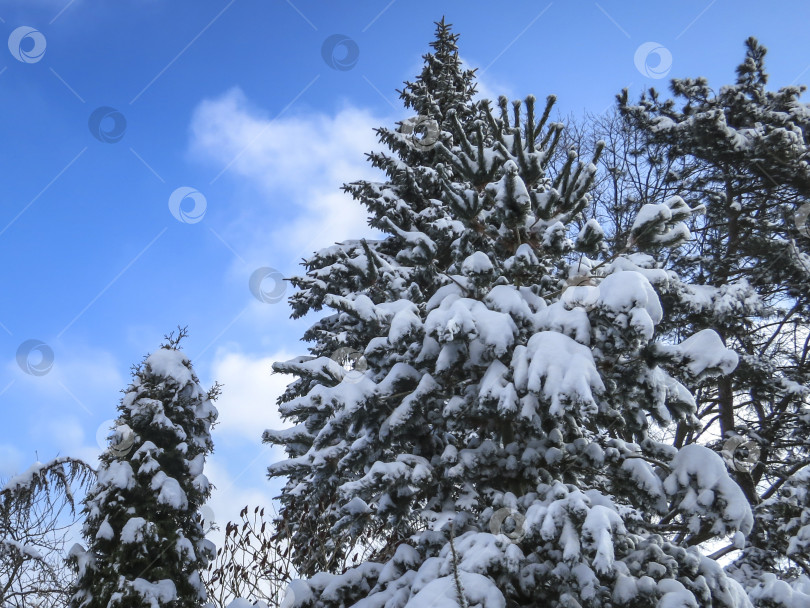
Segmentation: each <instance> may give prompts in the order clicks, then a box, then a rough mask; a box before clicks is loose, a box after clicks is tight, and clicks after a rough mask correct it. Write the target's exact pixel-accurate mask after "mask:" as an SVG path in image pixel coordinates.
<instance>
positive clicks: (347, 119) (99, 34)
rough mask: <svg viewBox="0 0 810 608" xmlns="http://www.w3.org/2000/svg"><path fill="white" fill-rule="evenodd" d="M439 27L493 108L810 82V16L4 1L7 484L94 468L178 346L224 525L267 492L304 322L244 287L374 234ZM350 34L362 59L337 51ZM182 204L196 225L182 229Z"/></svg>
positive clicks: (0, 204)
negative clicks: (120, 410) (358, 193)
mask: <svg viewBox="0 0 810 608" xmlns="http://www.w3.org/2000/svg"><path fill="white" fill-rule="evenodd" d="M442 15H445V16H446V17H447V20H448V21H449V22H451V23H453V24H454V26H455V30H456V31H457V32H459V33H461V36H462V37H461V40H460V48H461V55H462V58H463V59H464V61H465V62H467V63H468V64H469V65H470V66H472V67H478V68H479V77H480V90H481V93H482V94H483V95H486V96H490V95H495V96H497V95H499V94H507V95H509V96H510V97H524V96H525V95H527V94H530V93H532V94H535V95H537V96H538V97H545V96H546V95H548V94H550V93H554V94H556V95H557V96H558V99H559V103H558V109H559V111H560V112H562V113H566V114H567V113H574V114H580V113H582V112H583V111H585V110H589V111H592V112H601V111H603V110H605V109H606V108H608V107H609V106H610V104H611V103H612V102H613V99H614V96H615V95H616V93H618V92H619V91H620V90H621V89H622V88H623V87H629V88H630V89H631V92H632V94H633V96H634V97H635V96H638V94H639V93H640V92H641V91H642V89H643V88H645V87H648V86H651V85H654V86H656V87H658V88H666V83H667V79H668V78H669V77H684V76H699V75H702V76H706V77H708V78H709V81H710V83H711V84H713V85H714V86H720V85H722V84H725V83H727V82H730V81H731V80H732V79H733V77H734V73H733V69H734V67H735V66H736V65H737V63H738V62H739V61H740V59H741V58H742V56H743V41H744V40H745V38H746V37H748V36H750V35H754V36H757V37H758V38H759V39H760V41H761V42H763V43H764V44H765V45H766V46H767V47H768V48H769V50H770V53H769V56H768V66H769V70H770V73H771V81H770V84H771V86H773V87H778V86H784V85H787V84H792V83H793V84H800V83H802V82H808V81H810V69H809V68H810V38H809V37H808V36H807V35H806V27H807V23H808V22H809V21H810V5H808V4H807V3H805V2H776V3H771V4H769V5H767V8H765V5H763V4H762V3H759V2H757V3H755V2H732V1H731V0H714V1H712V0H700V1H696V2H679V3H669V4H663V3H635V2H634V3H630V2H619V1H617V0H601V1H600V2H599V3H594V2H584V1H583V2H580V1H574V2H561V1H557V2H553V3H549V2H546V1H545V0H542V1H541V2H537V3H535V2H525V1H516V2H511V3H509V5H508V7H503V6H495V5H494V3H484V2H475V1H469V2H461V1H457V2H443V3H441V2H423V1H416V2H406V1H405V0H394V1H391V0H382V1H379V2H377V1H374V2H363V3H352V2H343V1H338V2H320V3H319V2H315V1H310V0H291V1H284V0H272V1H266V2H258V1H255V0H254V1H252V2H251V1H249V0H231V1H225V0H193V1H192V0H176V1H174V2H168V1H166V0H121V1H119V2H101V1H100V0H96V1H93V0H71V1H67V0H5V1H4V2H2V3H0V32H2V37H4V38H5V39H9V44H8V45H0V117H2V118H1V119H0V138H1V140H2V142H3V145H0V259H2V260H3V263H2V264H0V285H2V290H3V295H2V297H0V324H1V325H0V357H2V365H0V413H2V424H0V476H8V475H12V474H14V473H15V472H18V471H20V470H22V469H24V468H26V467H27V466H28V465H29V464H30V463H32V462H33V461H34V460H36V459H37V458H39V459H40V460H45V459H49V458H51V457H54V456H56V455H57V454H61V455H65V454H70V455H76V456H80V457H84V458H87V459H90V460H93V459H95V458H96V457H97V455H98V453H99V451H100V449H101V445H103V443H104V442H103V438H104V436H105V435H106V425H107V424H108V421H109V420H110V419H111V418H113V417H114V416H115V408H116V404H117V402H118V399H119V397H120V394H119V391H120V390H121V389H123V388H125V387H126V385H127V383H128V379H129V368H130V365H131V364H133V363H136V362H138V361H139V360H140V359H141V358H142V357H143V355H145V354H146V353H148V352H149V351H151V350H153V349H154V348H156V347H157V346H158V344H159V343H160V342H161V339H162V336H163V335H164V334H165V333H167V332H169V331H171V330H172V329H173V328H174V327H175V326H177V325H178V324H180V325H188V327H189V330H190V337H189V339H188V340H187V342H186V344H185V349H186V351H187V352H188V353H189V355H190V356H191V357H192V360H193V362H194V364H195V366H196V369H197V372H198V375H199V376H200V378H201V379H202V381H203V383H204V384H205V385H206V386H209V385H210V384H211V383H212V382H213V381H214V380H219V381H220V382H222V383H224V385H225V386H224V389H223V395H222V398H221V400H220V401H219V402H218V404H217V405H218V407H219V410H220V420H221V424H220V425H219V427H218V428H217V429H216V431H215V442H216V445H217V451H216V454H215V455H214V457H213V458H212V459H211V462H210V466H209V468H208V473H209V476H210V477H211V478H212V480H213V482H214V483H215V484H216V485H217V486H218V490H217V492H216V494H215V496H214V499H213V501H212V507H213V509H214V512H215V514H216V518H217V520H218V521H222V522H223V523H224V521H226V520H227V518H228V517H232V516H234V515H235V514H236V513H237V512H238V510H239V508H241V506H243V505H244V504H246V503H248V502H250V503H251V504H258V503H259V502H266V501H268V500H269V498H270V497H271V496H273V495H274V494H276V493H277V486H272V485H271V484H269V483H268V482H267V481H266V480H265V478H264V475H265V467H266V466H267V464H269V462H271V461H272V460H274V459H276V458H279V457H280V456H281V455H280V454H278V453H275V452H273V451H272V450H270V449H269V448H267V447H264V446H262V445H261V442H260V436H261V432H262V430H263V429H264V428H267V427H276V426H278V425H280V424H281V423H280V422H279V419H278V416H277V414H276V411H275V397H276V396H277V395H278V393H279V392H280V391H281V389H282V387H283V385H284V382H285V379H284V378H283V377H278V376H271V375H270V364H271V362H272V361H273V360H277V359H280V358H285V357H287V356H292V355H295V354H302V353H303V352H304V351H303V346H302V345H301V344H300V343H299V342H298V337H299V336H300V335H301V334H302V333H303V331H304V329H305V328H306V326H307V324H308V323H309V322H310V321H311V320H302V321H295V322H293V321H291V320H290V319H289V310H288V308H287V306H286V303H285V301H284V300H283V299H282V300H281V301H279V302H271V303H267V302H262V301H260V300H259V299H258V298H256V297H255V296H254V295H253V294H252V293H251V291H250V289H249V287H248V285H249V279H250V277H251V275H252V274H253V273H254V272H256V271H257V269H262V268H272V269H275V271H277V272H279V273H281V274H283V275H284V276H290V275H291V274H293V273H295V272H297V267H296V264H297V263H298V262H299V261H300V259H301V258H302V257H303V256H306V255H308V254H309V253H311V252H312V251H313V250H314V249H317V248H319V247H322V246H328V245H329V244H331V243H332V242H334V241H336V240H340V239H343V238H349V237H357V236H360V235H362V234H363V233H365V232H366V231H367V229H366V228H365V222H364V217H363V214H362V210H361V209H360V208H359V207H358V206H356V205H355V204H354V203H353V202H351V201H350V200H349V199H348V198H347V197H346V196H345V195H343V194H342V193H341V192H340V191H339V190H338V188H339V186H340V184H341V183H342V182H344V181H351V180H354V179H358V178H363V177H373V175H374V172H373V171H372V170H371V169H370V168H369V167H367V166H366V163H365V160H364V156H363V154H364V153H365V152H367V151H369V150H370V149H372V148H373V147H374V146H375V145H376V143H375V141H374V135H373V133H372V131H371V129H372V128H373V127H375V126H378V125H388V126H391V125H393V123H394V121H396V120H401V119H403V118H405V117H407V116H408V115H407V114H406V113H405V112H404V110H403V109H402V108H401V107H400V104H399V102H398V99H397V94H396V92H395V89H397V88H401V86H402V81H403V80H405V79H412V78H413V77H414V76H415V75H416V74H417V73H418V71H419V69H420V66H421V55H422V54H423V53H425V52H427V50H428V46H427V45H428V43H429V42H430V40H431V39H432V35H433V29H434V25H433V21H435V20H437V19H439V18H441V16H442ZM20 28H27V29H20ZM335 34H340V35H343V36H345V37H346V38H348V39H349V42H347V43H344V44H342V45H338V46H337V47H336V48H335V49H334V52H330V49H329V48H325V47H324V42H325V41H326V40H327V39H329V38H330V37H331V36H333V35H335ZM645 43H656V44H647V46H643V45H645ZM354 45H356V50H357V56H356V57H355V56H353V54H352V53H351V52H349V55H348V56H347V55H346V52H347V49H348V50H349V51H352V49H354V48H355V46H354ZM640 48H641V49H642V51H639V49H640ZM646 49H652V52H651V53H650V54H648V56H647V57H646V60H645V50H646ZM637 55H638V57H637ZM670 59H671V65H670ZM662 61H663V63H661V62H662ZM330 62H331V63H332V64H333V65H336V64H337V67H343V68H346V69H334V67H332V66H330V65H329V63H330ZM667 68H668V69H667ZM99 108H102V109H101V110H99ZM104 108H106V109H104ZM94 117H95V118H94ZM105 139H106V140H107V141H104V140H105ZM180 188H185V189H186V190H178V189H180ZM175 192H178V194H176V195H175V199H177V200H179V198H180V197H182V194H183V193H185V192H192V193H193V196H194V197H196V203H197V206H196V208H195V209H192V207H194V201H193V200H192V198H187V199H185V200H184V201H182V202H181V205H180V207H179V210H178V208H177V206H176V205H175V208H174V215H173V213H172V210H171V209H170V199H172V195H173V193H175ZM175 199H172V200H175ZM177 200H175V202H177ZM192 212H193V213H194V214H195V215H193V216H190V215H189V213H192ZM203 212H204V213H203ZM184 214H185V215H184ZM178 218H179V219H178ZM183 218H185V220H186V221H182V220H183ZM268 272H269V271H265V273H268ZM262 287H263V288H264V289H265V290H266V291H269V292H273V290H274V287H275V284H274V283H273V280H272V277H270V278H268V279H267V280H265V282H263V283H262ZM285 295H289V292H288V293H287V294H285ZM272 299H278V298H272ZM29 340H38V341H40V342H41V343H44V345H45V346H44V347H40V348H39V350H35V351H32V352H31V354H30V355H29V356H28V357H27V358H26V357H23V362H24V364H25V365H30V366H32V367H31V368H30V369H33V370H34V371H36V370H37V369H38V368H39V367H40V366H41V367H43V369H44V368H48V364H49V361H45V362H44V363H41V362H40V361H39V358H38V357H39V356H40V355H39V354H38V353H41V352H42V350H45V351H46V352H52V353H53V364H52V366H51V367H50V368H49V369H48V371H47V373H44V374H41V375H36V374H31V373H27V372H26V371H24V370H23V366H21V365H20V364H19V362H18V353H19V352H20V347H21V345H23V344H30V343H29V342H27V341H29ZM48 349H49V350H48ZM23 355H25V353H24V352H23ZM29 371H30V370H29ZM99 436H100V437H101V439H102V441H101V442H99V440H98V439H97V438H98V437H99Z"/></svg>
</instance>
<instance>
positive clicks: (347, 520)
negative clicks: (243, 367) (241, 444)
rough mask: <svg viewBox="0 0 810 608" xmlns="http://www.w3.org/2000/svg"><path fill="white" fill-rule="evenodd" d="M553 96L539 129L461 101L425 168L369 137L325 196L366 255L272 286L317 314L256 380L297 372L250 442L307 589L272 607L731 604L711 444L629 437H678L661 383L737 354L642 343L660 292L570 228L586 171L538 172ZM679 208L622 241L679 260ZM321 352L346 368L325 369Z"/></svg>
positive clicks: (323, 260) (726, 489) (721, 499)
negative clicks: (287, 424) (272, 446)
mask: <svg viewBox="0 0 810 608" xmlns="http://www.w3.org/2000/svg"><path fill="white" fill-rule="evenodd" d="M552 102H553V99H550V100H549V104H548V105H547V107H546V111H545V112H544V114H543V116H542V117H541V119H540V120H539V121H538V120H537V117H536V115H535V107H534V98H532V97H529V98H527V100H526V102H525V103H524V104H521V103H519V102H516V103H514V104H513V105H512V107H511V108H510V107H509V104H507V103H506V100H505V99H502V100H501V102H500V104H499V105H500V112H496V113H493V112H492V111H491V110H490V108H489V104H481V105H476V104H473V103H472V102H471V101H469V100H468V101H467V102H466V110H465V112H464V114H463V116H464V118H460V116H461V113H459V112H458V111H456V112H448V114H447V116H446V120H445V121H443V122H442V124H441V136H440V137H439V139H438V141H437V143H436V145H435V147H434V148H433V149H431V150H430V151H428V152H427V153H426V152H424V151H423V150H422V148H423V146H422V145H421V144H419V143H417V142H411V144H410V146H411V148H410V149H409V150H408V155H409V156H408V155H406V154H405V153H404V152H402V153H400V152H399V151H398V148H397V146H402V145H403V144H405V145H407V144H408V140H407V139H405V138H400V137H397V136H396V135H395V134H394V133H393V132H385V135H386V136H387V137H388V138H389V139H390V141H391V142H396V144H397V146H395V145H393V143H391V144H389V148H390V150H391V155H390V157H385V158H390V160H389V161H388V162H386V163H383V164H382V165H381V166H383V168H385V170H386V174H387V177H388V180H387V181H386V182H383V183H368V182H358V183H354V184H351V185H349V186H347V189H348V190H349V191H350V192H351V193H352V194H354V196H355V197H356V198H357V199H358V200H359V201H360V202H361V203H362V204H364V205H365V206H366V207H367V208H368V209H369V212H370V220H369V221H370V223H371V224H372V225H373V226H375V227H378V228H379V229H380V230H381V231H383V232H384V233H385V235H386V236H385V238H383V239H382V240H380V241H374V242H372V241H361V242H359V243H356V242H348V243H342V244H338V245H335V246H333V247H331V248H329V249H327V250H324V251H321V252H319V253H317V254H316V255H315V256H314V257H313V258H311V259H310V260H308V261H307V262H306V268H307V272H306V275H305V276H302V277H298V278H296V279H294V281H295V283H296V285H297V286H298V287H299V291H298V292H297V293H296V295H295V296H294V297H293V304H294V314H296V315H299V316H301V315H303V314H306V313H307V312H310V311H313V310H321V309H322V308H323V307H329V308H331V309H332V310H333V311H334V312H333V313H332V314H330V315H327V316H325V317H324V318H322V319H321V320H320V321H318V322H317V323H316V324H315V325H314V326H313V327H312V329H310V330H309V331H308V332H307V334H306V335H305V338H306V339H307V340H309V341H310V342H312V346H311V348H310V355H309V356H306V357H300V358H298V359H295V360H293V361H291V362H287V363H285V364H282V365H279V366H277V369H279V370H283V371H287V372H291V373H295V374H298V375H299V376H300V379H299V380H297V381H296V382H295V383H293V384H292V385H291V386H290V388H289V389H288V391H287V393H286V394H285V395H284V397H283V398H282V400H281V402H282V403H281V407H282V413H283V414H284V415H285V416H286V417H288V418H289V419H291V420H292V421H293V422H294V426H293V427H292V428H291V429H289V430H286V431H268V432H267V433H266V434H265V439H266V440H268V441H270V442H273V443H276V444H281V445H284V446H285V448H286V449H287V452H288V454H289V456H290V458H289V459H288V460H286V461H284V462H281V463H278V464H276V465H273V466H272V467H271V468H270V474H271V475H272V476H281V475H286V476H288V478H289V481H288V483H287V485H286V487H285V489H284V491H283V493H282V496H281V502H282V510H281V513H280V521H279V524H280V525H281V529H282V531H284V530H285V528H284V525H285V524H287V525H288V526H289V527H288V528H286V534H287V535H288V536H287V538H289V539H290V540H291V542H292V545H293V550H294V551H295V552H296V553H297V554H298V557H297V558H296V559H297V560H298V563H299V564H300V565H301V566H302V570H303V572H304V574H305V575H307V576H309V577H310V578H309V579H307V580H299V581H295V582H294V583H293V584H292V585H291V592H292V593H291V596H290V597H291V600H290V601H289V602H288V604H289V605H291V606H293V605H294V606H296V607H300V608H305V607H306V608H311V607H316V606H317V607H327V606H329V607H332V606H334V607H338V606H355V605H356V606H386V607H388V608H393V607H403V606H406V605H407V606H409V607H410V608H416V607H421V606H434V607H437V608H438V607H442V608H443V607H456V606H469V607H475V606H478V607H481V608H498V607H500V608H503V607H505V606H510V607H518V606H527V607H528V606H550V607H566V608H573V607H577V606H579V607H596V606H599V607H600V608H601V607H609V606H614V605H627V606H638V607H647V606H649V607H653V606H659V607H669V608H672V607H676V606H691V607H695V608H697V606H710V605H711V606H722V607H729V608H730V607H741V606H750V602H749V601H748V599H747V598H746V596H745V594H744V592H743V590H742V588H741V587H740V586H739V585H738V583H736V582H735V581H734V580H732V579H730V578H728V577H727V576H726V575H725V574H724V573H723V571H722V569H721V568H720V566H719V565H718V564H717V563H716V562H715V561H714V560H712V559H710V558H708V557H706V556H705V552H704V551H703V550H702V547H701V546H700V543H703V542H705V541H706V540H708V539H712V540H714V539H718V538H722V537H725V536H728V535H734V536H735V538H736V539H737V542H742V538H743V537H744V535H745V534H747V533H748V532H749V531H750V529H751V525H752V515H751V511H750V509H749V508H748V503H747V501H746V500H745V497H744V495H743V493H742V491H741V490H740V488H739V487H738V486H737V484H735V483H734V481H733V480H732V479H731V478H730V477H729V475H728V473H727V471H726V468H725V465H724V463H723V461H722V459H721V457H720V456H719V455H717V454H716V453H714V452H713V451H711V450H709V449H708V448H705V447H701V446H698V445H687V446H684V447H682V448H681V449H680V450H677V449H674V448H672V447H670V446H667V445H666V444H664V443H660V442H657V441H655V440H653V439H652V438H651V437H650V436H649V435H648V433H647V429H648V428H649V426H650V424H651V421H655V422H656V423H657V424H659V425H664V424H667V423H669V422H678V421H686V422H687V423H688V424H690V425H692V424H694V423H695V402H694V399H693V397H692V395H691V394H690V393H689V391H688V390H687V389H686V388H685V387H684V385H683V384H681V383H680V382H678V381H677V380H676V379H675V378H674V376H673V373H671V372H670V371H668V368H670V369H673V368H678V367H687V368H688V369H689V371H690V373H691V374H693V375H695V376H704V375H711V374H718V373H728V372H730V371H731V370H732V369H733V368H734V366H735V365H736V362H737V357H736V355H735V354H734V353H733V352H731V351H729V350H727V349H726V348H724V347H723V345H722V343H721V341H720V339H719V337H718V336H717V334H716V333H715V332H713V331H711V330H705V331H702V332H699V333H698V334H696V335H694V336H691V337H690V338H689V339H687V340H685V341H684V342H682V343H681V344H671V343H669V344H664V343H658V342H656V340H655V327H656V325H657V324H658V323H660V322H661V320H662V309H661V305H660V302H659V299H658V296H657V294H656V289H655V288H656V287H658V288H663V287H664V286H665V284H666V283H667V282H668V280H669V276H668V275H667V274H666V273H665V272H664V271H662V270H658V269H655V268H651V267H650V265H651V264H652V259H651V258H650V257H649V256H646V255H642V254H629V255H623V256H618V257H616V258H614V259H612V260H610V261H608V260H603V261H602V262H599V261H598V260H599V256H600V252H601V251H602V249H603V247H602V231H601V228H600V227H599V225H598V224H597V223H596V222H594V221H589V222H587V223H586V224H585V226H584V228H583V229H581V230H579V231H572V226H573V222H574V220H575V219H576V218H578V217H580V214H582V213H583V211H584V210H585V209H586V207H587V205H588V203H589V196H588V190H589V188H590V186H591V181H592V178H593V174H594V171H595V167H594V166H593V165H592V164H587V165H583V164H581V163H579V162H578V161H577V159H576V158H575V155H573V154H572V155H569V159H568V162H567V164H566V165H565V166H564V167H563V169H562V170H561V172H560V173H559V174H557V175H547V173H546V171H547V164H548V160H549V158H550V155H551V153H552V151H553V146H554V143H555V142H556V141H557V139H558V136H559V129H560V127H559V126H558V125H556V124H550V125H548V124H546V119H547V116H548V113H549V111H550V107H551V103H552ZM420 154H424V155H425V158H426V159H427V162H424V164H423V162H421V161H419V159H420V158H422V157H421V156H420ZM409 157H410V158H414V159H416V161H415V162H409V161H407V160H406V158H409ZM380 158H383V157H382V156H380V157H373V158H372V161H374V160H375V159H380ZM376 162H380V161H376ZM690 212H691V210H690V209H689V207H688V206H687V205H686V204H685V203H684V202H683V201H682V200H681V199H679V198H677V197H675V198H672V199H670V200H668V201H667V202H666V203H665V204H660V205H658V206H651V207H649V208H647V209H645V210H644V212H643V213H642V214H641V216H640V217H639V218H638V219H637V221H636V224H635V226H634V233H635V238H636V240H644V241H645V242H647V243H650V242H655V243H658V244H660V245H661V246H663V245H668V246H674V245H677V244H678V243H679V242H681V241H683V240H684V239H685V238H688V237H689V232H688V230H687V229H686V227H685V225H684V221H685V220H686V219H688V217H689V215H690ZM341 348H348V349H354V350H357V351H360V352H361V353H362V355H363V365H358V366H356V368H355V369H354V370H352V371H350V372H346V370H344V368H343V367H341V366H340V365H339V364H338V363H336V362H335V361H334V360H333V359H332V358H330V354H332V353H334V352H335V351H336V350H339V349H341ZM361 371H362V373H361ZM313 519H314V520H317V524H316V523H313V522H312V520H313ZM673 530H676V532H673ZM678 531H683V532H684V533H678ZM707 531H708V532H709V534H708V539H707V538H706V534H707ZM282 534H284V532H282ZM324 534H325V535H326V538H324V536H323V535H324ZM507 534H508V535H507ZM367 539H371V545H372V547H373V548H375V549H376V554H375V555H373V556H371V558H370V559H364V560H363V562H362V563H361V564H359V565H357V566H354V567H351V568H349V569H347V570H345V571H343V572H341V571H340V569H341V565H342V564H340V563H338V562H339V560H335V559H333V557H334V555H338V554H341V553H342V555H345V554H346V552H347V551H349V550H351V549H352V548H355V547H357V545H358V544H361V545H362V544H363V543H364V542H367ZM696 539H697V540H696ZM323 549H325V550H327V551H330V552H331V555H327V556H326V558H325V560H324V561H325V562H326V565H327V566H328V567H327V568H323V569H322V570H332V571H333V572H334V573H329V572H323V571H322V572H317V570H318V564H319V561H318V558H317V556H314V555H312V552H313V551H318V550H323ZM336 563H337V565H336ZM335 571H337V572H335Z"/></svg>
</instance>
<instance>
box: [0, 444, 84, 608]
mask: <svg viewBox="0 0 810 608" xmlns="http://www.w3.org/2000/svg"><path fill="white" fill-rule="evenodd" d="M93 476H94V471H93V469H92V468H91V467H90V465H88V464H87V463H85V462H83V461H82V460H78V459H75V458H67V457H65V458H57V459H55V460H51V461H50V462H48V463H45V464H42V463H37V464H35V465H33V466H32V467H31V468H29V469H28V471H26V472H25V473H23V474H22V475H18V476H16V477H14V478H12V479H10V480H9V481H8V482H7V483H5V484H0V487H2V489H1V490H0V606H2V607H3V608H23V607H25V608H62V607H64V606H66V605H67V602H68V598H69V583H70V580H71V578H72V572H71V571H70V569H69V568H68V567H67V565H66V564H65V559H64V558H65V555H66V550H65V549H66V546H67V544H68V543H69V542H70V540H71V538H72V537H73V536H75V531H76V530H75V526H76V525H77V523H78V517H77V514H76V509H75V500H74V491H75V490H76V489H80V488H83V487H86V486H87V484H88V482H89V481H90V480H91V479H92V478H93Z"/></svg>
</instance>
